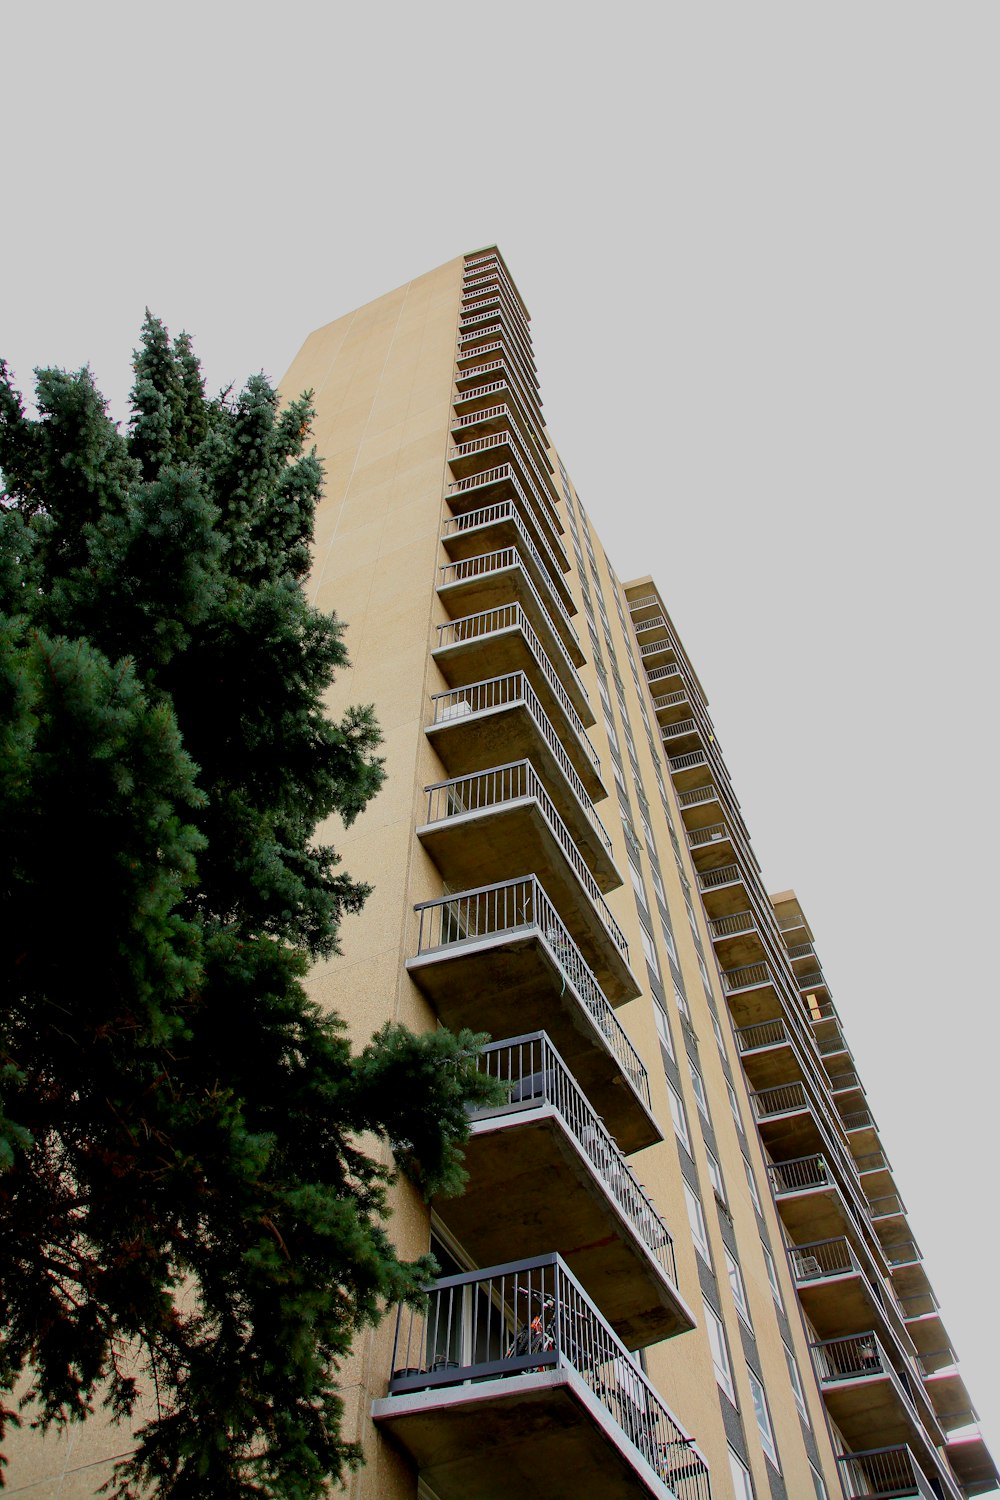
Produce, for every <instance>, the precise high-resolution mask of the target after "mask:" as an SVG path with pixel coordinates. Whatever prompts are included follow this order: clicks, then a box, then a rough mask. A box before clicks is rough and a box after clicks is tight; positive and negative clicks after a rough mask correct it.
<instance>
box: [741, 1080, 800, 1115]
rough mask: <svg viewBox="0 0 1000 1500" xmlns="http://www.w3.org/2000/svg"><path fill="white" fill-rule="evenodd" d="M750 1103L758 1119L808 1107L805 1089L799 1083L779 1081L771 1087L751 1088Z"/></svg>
mask: <svg viewBox="0 0 1000 1500" xmlns="http://www.w3.org/2000/svg"><path fill="white" fill-rule="evenodd" d="M750 1103H751V1105H752V1106H753V1112H754V1114H755V1115H756V1117H757V1119H758V1120H767V1119H770V1118H771V1116H772V1115H785V1114H791V1113H793V1112H795V1111H796V1110H800V1109H808V1108H809V1101H808V1099H807V1098H806V1091H805V1089H804V1088H803V1087H802V1084H801V1083H779V1084H778V1085H777V1087H776V1088H772V1089H751V1090H750Z"/></svg>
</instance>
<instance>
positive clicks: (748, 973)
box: [707, 867, 774, 995]
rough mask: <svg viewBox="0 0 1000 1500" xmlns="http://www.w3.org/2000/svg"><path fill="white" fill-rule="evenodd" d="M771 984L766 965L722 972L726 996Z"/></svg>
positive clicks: (770, 975) (715, 872) (746, 965)
mask: <svg viewBox="0 0 1000 1500" xmlns="http://www.w3.org/2000/svg"><path fill="white" fill-rule="evenodd" d="M729 868H732V867H729ZM707 873H708V874H710V875H714V874H718V873H720V872H718V871H715V870H709V871H708V872H707ZM720 883H721V882H720ZM773 983H774V976H773V975H772V973H771V969H770V965H768V964H741V965H740V967H739V968H738V969H723V971H722V986H723V989H724V990H725V991H726V994H727V995H732V994H734V993H735V992H736V991H737V990H753V989H757V988H758V986H759V985H762V984H773Z"/></svg>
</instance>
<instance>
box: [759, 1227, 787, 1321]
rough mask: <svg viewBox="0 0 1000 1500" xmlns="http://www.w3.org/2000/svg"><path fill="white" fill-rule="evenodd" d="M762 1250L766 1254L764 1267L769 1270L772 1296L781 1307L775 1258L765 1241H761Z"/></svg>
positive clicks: (768, 1277) (768, 1275) (768, 1276)
mask: <svg viewBox="0 0 1000 1500" xmlns="http://www.w3.org/2000/svg"><path fill="white" fill-rule="evenodd" d="M760 1248H761V1249H762V1250H763V1252H764V1265H765V1267H766V1269H767V1279H768V1283H769V1284H770V1287H771V1295H772V1296H773V1297H774V1300H775V1302H777V1304H778V1306H779V1307H781V1305H782V1303H781V1287H780V1286H779V1285H778V1272H777V1270H776V1269H775V1265H774V1256H773V1255H772V1254H771V1252H770V1250H769V1249H768V1248H767V1246H766V1245H765V1244H764V1241H763V1240H761V1242H760Z"/></svg>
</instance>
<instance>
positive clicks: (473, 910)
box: [416, 875, 650, 1106]
mask: <svg viewBox="0 0 1000 1500" xmlns="http://www.w3.org/2000/svg"><path fill="white" fill-rule="evenodd" d="M416 911H417V913H418V914H419V918H420V930H419V935H418V938H417V953H418V954H424V953H432V952H436V951H437V950H439V949H446V948H450V947H453V946H455V945H456V944H461V943H470V942H477V941H482V940H483V939H484V938H490V937H506V936H514V935H515V934H525V933H528V932H531V931H534V932H536V933H537V934H538V936H539V937H540V938H543V939H544V941H545V942H546V944H547V945H548V947H549V949H550V950H551V952H552V955H553V958H554V960H555V962H556V964H557V965H558V967H559V969H560V971H561V973H562V975H563V980H564V983H565V984H566V985H568V986H569V988H570V990H571V991H572V993H573V994H574V995H575V996H576V998H577V999H578V1000H579V1002H580V1004H581V1005H583V1007H584V1008H585V1010H587V1011H588V1012H589V1014H590V1016H591V1018H592V1020H593V1021H594V1023H595V1024H596V1026H597V1028H598V1030H599V1031H600V1032H601V1034H602V1035H603V1037H604V1039H605V1041H606V1042H607V1043H608V1046H609V1047H610V1049H611V1051H612V1053H613V1054H614V1057H615V1059H616V1061H617V1062H618V1065H619V1067H620V1068H621V1070H622V1072H623V1073H625V1075H626V1076H627V1077H628V1078H629V1079H630V1080H631V1082H632V1085H633V1087H634V1088H635V1091H636V1093H637V1094H638V1095H639V1097H640V1098H641V1099H642V1101H643V1103H644V1104H645V1105H647V1106H649V1104H650V1094H649V1075H648V1074H647V1072H646V1068H645V1066H644V1064H643V1062H642V1060H641V1058H640V1057H639V1054H638V1052H636V1050H635V1048H634V1047H633V1045H632V1043H631V1041H630V1040H629V1038H628V1035H627V1033H626V1032H625V1030H624V1028H623V1027H622V1024H621V1022H620V1021H619V1020H618V1017H617V1016H616V1015H615V1013H614V1011H613V1010H612V1008H611V1004H610V1002H609V1001H608V999H607V997H606V995H605V993H604V991H603V990H602V989H601V986H600V985H599V984H598V982H597V979H596V978H595V977H594V974H593V971H592V970H591V969H590V967H589V965H588V964H587V961H586V959H585V958H584V956H583V954H582V953H581V952H580V950H579V948H578V947H577V946H576V943H575V942H574V941H573V939H572V937H571V936H570V933H569V929H568V928H567V927H566V925H565V923H564V922H563V920H562V918H561V917H560V916H559V913H558V912H557V911H556V909H555V907H554V906H553V904H552V902H551V901H550V900H549V898H548V896H547V895H546V893H545V891H544V889H543V888H542V885H541V882H540V881H539V880H537V879H536V878H535V876H534V875H527V876H523V877H521V878H519V879H516V880H505V881H501V882H500V883H499V884H497V885H488V886H481V887H478V888H477V889H476V890H472V891H463V892H461V893H459V894H457V895H451V896H443V897H440V898H439V899H437V900H435V901H424V902H421V904H420V905H419V906H418V907H417V908H416Z"/></svg>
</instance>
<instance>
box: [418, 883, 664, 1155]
mask: <svg viewBox="0 0 1000 1500" xmlns="http://www.w3.org/2000/svg"><path fill="white" fill-rule="evenodd" d="M417 914H418V916H419V919H420V925H419V934H418V940H417V952H416V954H415V956H414V957H412V958H410V959H408V960H407V964H406V967H407V971H408V973H409V975H410V978H411V979H412V980H413V981H414V983H415V984H416V985H417V986H418V988H419V989H420V990H422V992H423V993H424V994H425V995H426V996H427V997H428V999H430V1001H431V1002H432V1003H433V1005H434V1007H435V1009H436V1011H437V1013H438V1015H439V1016H440V1018H441V1020H442V1021H443V1022H444V1024H445V1025H446V1026H451V1027H452V1028H454V1029H458V1028H460V1027H462V1026H469V1027H471V1028H472V1030H473V1031H487V1032H489V1033H490V1035H492V1036H511V1035H515V1034H518V1033H520V1032H522V1031H524V1030H525V1029H526V1028H530V1029H532V1030H538V1031H542V1030H544V1031H546V1032H548V1034H549V1036H550V1037H551V1038H552V1041H553V1043H554V1044H555V1045H556V1046H557V1047H558V1049H559V1052H560V1054H561V1056H562V1057H563V1058H564V1060H565V1061H566V1063H567V1064H568V1065H569V1068H570V1071H571V1072H572V1074H573V1076H574V1078H575V1079H576V1080H577V1082H578V1083H579V1084H580V1086H581V1088H582V1089H583V1091H584V1093H585V1094H586V1095H587V1098H588V1099H589V1100H590V1101H591V1103H592V1104H593V1105H594V1108H595V1109H596V1111H597V1113H598V1114H599V1115H600V1116H601V1117H602V1119H603V1120H604V1122H605V1124H606V1125H607V1126H608V1129H609V1130H610V1131H611V1133H612V1134H613V1135H614V1137H615V1139H616V1140H617V1141H618V1143H619V1145H620V1146H621V1148H622V1150H623V1151H625V1152H626V1153H631V1152H633V1151H638V1150H640V1149H641V1148H642V1147H644V1146H650V1145H652V1144H653V1143H654V1142H655V1141H660V1140H662V1139H663V1135H662V1131H661V1130H660V1127H659V1125H658V1124H657V1123H656V1120H655V1119H654V1117H653V1113H652V1107H651V1104H650V1093H649V1077H648V1075H647V1072H646V1069H645V1067H644V1065H643V1063H642V1060H641V1059H640V1057H639V1054H638V1053H637V1052H636V1050H635V1047H634V1046H633V1045H632V1043H631V1041H630V1040H629V1037H628V1034H627V1032H626V1031H625V1029H624V1027H623V1026H622V1024H621V1022H620V1021H619V1020H618V1017H617V1016H616V1015H615V1013H614V1010H613V1009H612V1007H611V1005H610V1003H609V1001H608V998H607V996H606V995H605V993H604V990H603V989H602V988H601V985H600V983H599V982H598V980H597V978H596V976H595V975H594V971H593V970H592V969H591V967H590V965H589V964H588V963H587V961H586V959H585V958H584V956H583V954H582V952H581V951H580V949H579V947H578V946H577V944H576V943H575V942H574V940H573V938H572V937H571V935H570V932H569V929H568V928H567V927H566V925H565V923H564V922H563V921H562V919H561V917H560V916H559V913H558V912H557V910H556V908H555V906H554V905H553V904H552V902H551V900H550V899H549V896H548V894H547V892H546V891H545V889H544V887H543V886H542V884H541V882H540V881H539V880H538V879H537V878H536V877H535V876H534V875H527V876H524V877H522V878H519V879H515V880H505V881H501V882H500V883H499V884H496V885H487V886H479V887H477V888H475V889H473V890H466V891H459V892H455V893H453V894H451V895H448V896H443V897H441V898H439V899H438V900H436V901H426V902H423V903H422V904H421V905H420V906H418V907H417Z"/></svg>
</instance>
